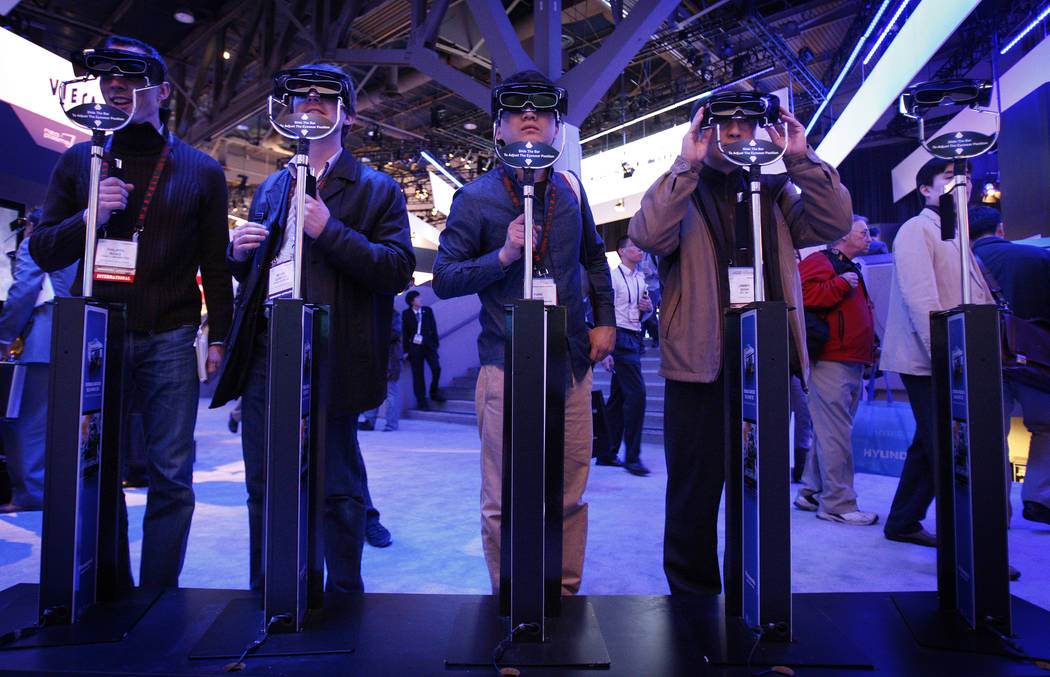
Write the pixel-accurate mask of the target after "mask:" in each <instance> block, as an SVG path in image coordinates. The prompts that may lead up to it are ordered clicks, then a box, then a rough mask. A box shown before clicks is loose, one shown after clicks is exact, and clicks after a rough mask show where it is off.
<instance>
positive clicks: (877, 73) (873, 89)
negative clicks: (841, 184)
mask: <svg viewBox="0 0 1050 677" xmlns="http://www.w3.org/2000/svg"><path fill="white" fill-rule="evenodd" d="M979 2H980V0H921V2H919V4H918V6H917V7H916V8H915V11H913V12H912V13H911V16H909V17H908V20H907V21H906V22H905V23H904V26H903V27H901V29H900V31H899V32H898V33H897V35H896V36H895V37H894V38H893V40H892V42H891V43H890V46H889V47H887V48H886V51H885V53H883V55H882V56H881V57H880V58H879V60H878V62H877V63H876V64H875V67H874V68H872V69H871V71H870V72H869V73H868V77H867V79H866V80H864V83H863V84H862V85H861V86H860V89H858V90H857V91H856V93H855V94H854V95H853V98H852V99H851V100H850V102H849V104H848V105H847V106H846V108H845V110H843V111H842V115H840V116H839V119H838V120H836V121H835V124H834V125H832V127H831V129H829V130H828V133H827V134H825V135H824V139H823V140H822V141H821V142H820V145H819V146H817V155H819V156H820V158H821V159H822V160H824V161H825V162H827V163H828V164H830V165H831V166H832V167H837V166H838V165H839V163H840V162H842V160H844V159H845V157H846V156H847V155H849V153H850V151H852V150H853V148H854V147H855V146H856V145H857V143H858V142H859V141H860V140H861V139H862V138H863V137H864V135H865V134H867V133H868V130H870V129H871V127H872V125H874V124H875V122H876V121H877V120H878V119H879V117H880V116H882V114H883V113H884V112H885V111H886V108H887V107H888V106H890V104H891V103H893V101H894V100H895V99H896V98H897V96H898V95H899V94H900V93H901V91H902V90H903V89H904V88H905V87H906V86H907V85H908V83H909V82H911V79H912V78H913V77H915V75H916V74H917V73H918V72H919V70H921V69H922V67H923V66H925V65H926V62H927V61H929V59H930V57H932V56H933V55H934V54H935V53H936V52H937V50H938V49H939V48H940V46H941V45H943V44H944V42H945V41H946V40H947V39H948V37H949V36H950V35H951V34H952V32H953V31H955V29H956V28H958V27H959V25H960V24H962V22H963V20H964V19H966V17H967V16H969V14H970V12H972V11H973V9H974V7H976V6H977V5H978V3H979Z"/></svg>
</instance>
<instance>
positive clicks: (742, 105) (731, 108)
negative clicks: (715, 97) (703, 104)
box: [711, 100, 766, 117]
mask: <svg viewBox="0 0 1050 677" xmlns="http://www.w3.org/2000/svg"><path fill="white" fill-rule="evenodd" d="M764 112H766V105H765V103H763V102H762V101H732V100H729V101H725V100H723V101H712V102H711V114H712V115H717V116H719V117H732V116H735V115H762V114H763V113H764Z"/></svg>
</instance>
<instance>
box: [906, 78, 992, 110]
mask: <svg viewBox="0 0 1050 677" xmlns="http://www.w3.org/2000/svg"><path fill="white" fill-rule="evenodd" d="M991 102H992V83H991V82H989V81H987V80H932V81H930V82H924V83H921V84H918V85H913V86H912V87H909V88H908V89H907V90H905V91H904V93H903V94H902V95H901V100H900V108H901V112H902V113H905V114H907V113H912V114H914V113H915V112H917V111H920V110H924V109H928V108H933V107H935V106H940V105H942V104H943V105H953V104H954V105H959V106H970V107H971V108H976V107H977V106H982V107H987V106H988V105H989V104H991Z"/></svg>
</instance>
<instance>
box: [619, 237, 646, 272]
mask: <svg viewBox="0 0 1050 677" xmlns="http://www.w3.org/2000/svg"><path fill="white" fill-rule="evenodd" d="M617 253H618V254H619V255H620V260H621V261H624V262H625V263H627V262H630V263H631V264H633V265H635V266H637V265H638V264H639V263H641V262H642V259H643V258H645V253H644V252H643V251H642V250H641V249H639V248H638V245H636V244H635V243H634V242H633V241H631V240H627V242H626V244H624V246H623V247H621V248H620V249H619V250H617Z"/></svg>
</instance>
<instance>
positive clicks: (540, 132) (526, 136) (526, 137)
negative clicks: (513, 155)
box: [496, 108, 558, 146]
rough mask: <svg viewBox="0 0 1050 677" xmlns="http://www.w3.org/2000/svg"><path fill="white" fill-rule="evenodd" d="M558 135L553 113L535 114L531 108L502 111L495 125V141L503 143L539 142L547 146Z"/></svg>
mask: <svg viewBox="0 0 1050 677" xmlns="http://www.w3.org/2000/svg"><path fill="white" fill-rule="evenodd" d="M557 135H558V122H557V120H556V119H555V117H554V112H553V111H544V112H542V113H540V112H537V111H536V110H535V109H532V108H525V109H524V110H520V111H510V110H504V111H503V113H502V114H501V115H500V118H499V124H498V125H496V140H497V141H503V142H504V143H508V144H509V143H517V142H518V141H539V142H540V143H545V144H547V145H548V146H549V145H552V144H553V143H554V139H555V137H556V136H557Z"/></svg>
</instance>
